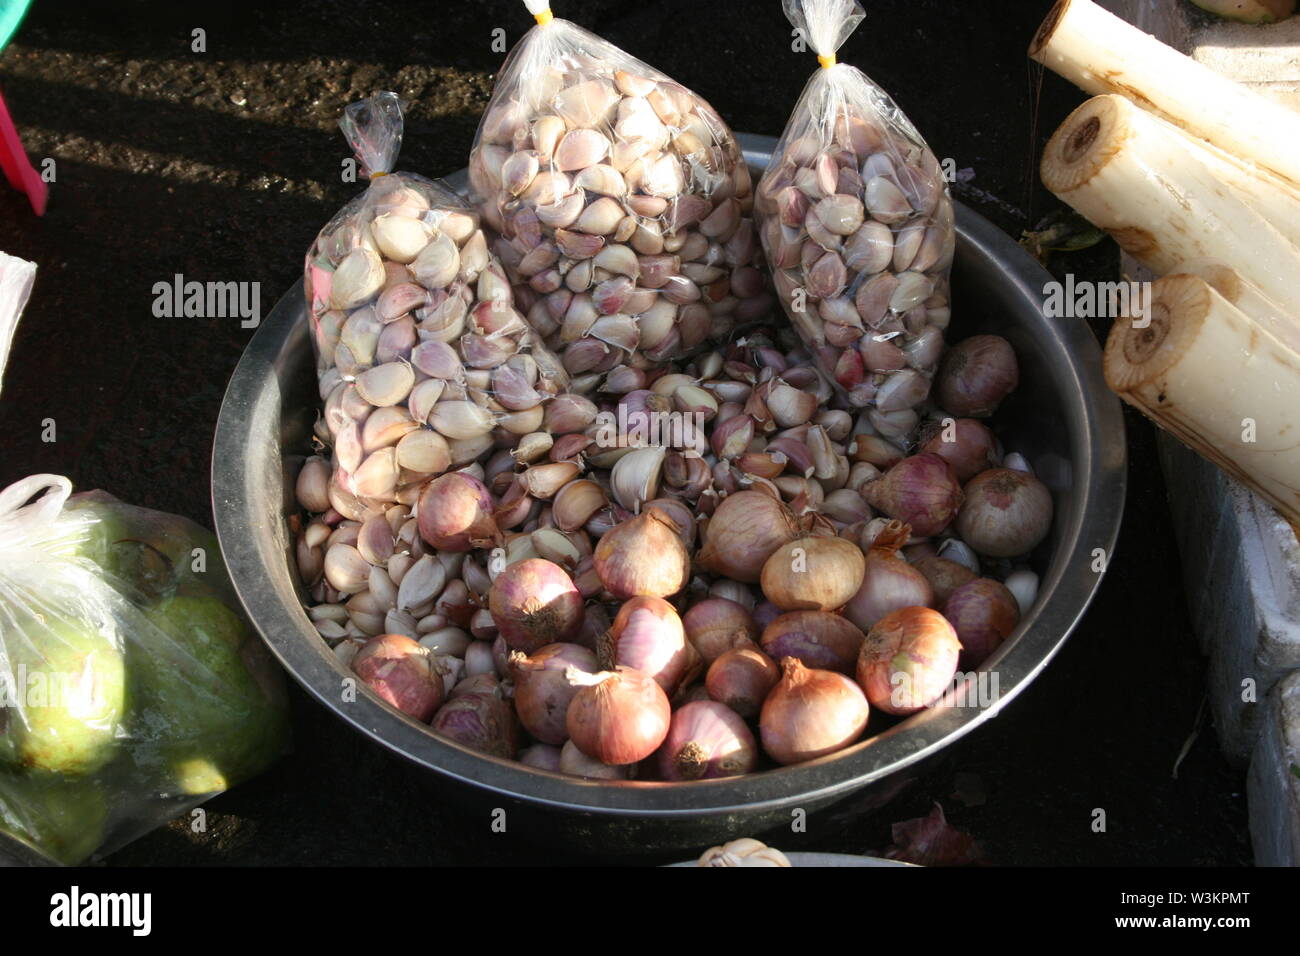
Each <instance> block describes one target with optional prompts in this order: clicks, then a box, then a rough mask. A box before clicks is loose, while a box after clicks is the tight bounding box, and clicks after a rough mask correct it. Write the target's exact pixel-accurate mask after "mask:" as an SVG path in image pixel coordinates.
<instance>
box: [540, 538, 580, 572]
mask: <svg viewBox="0 0 1300 956" xmlns="http://www.w3.org/2000/svg"><path fill="white" fill-rule="evenodd" d="M529 538H530V541H531V543H532V546H533V550H534V551H536V552H537V553H538V554H539V555H541V556H542V557H543V558H545V559H546V560H547V561H550V562H552V563H553V564H558V565H559V566H560V567H562V568H566V569H568V568H574V567H577V565H578V562H579V561H581V560H582V552H581V551H579V550H578V546H577V545H576V544H574V543H573V541H572V540H570V538H569V536H568V535H567V534H565V533H564V532H563V531H560V530H558V529H556V528H541V529H539V530H537V531H534V532H533V533H532V534H531V535H529Z"/></svg>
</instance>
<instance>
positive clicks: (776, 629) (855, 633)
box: [762, 611, 864, 674]
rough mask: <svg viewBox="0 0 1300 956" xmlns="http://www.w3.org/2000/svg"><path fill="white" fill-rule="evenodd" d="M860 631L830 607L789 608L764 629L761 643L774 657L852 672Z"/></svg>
mask: <svg viewBox="0 0 1300 956" xmlns="http://www.w3.org/2000/svg"><path fill="white" fill-rule="evenodd" d="M863 636H864V635H863V633H862V631H861V629H860V628H859V627H858V626H857V625H856V624H854V623H853V622H852V621H850V620H847V619H846V618H842V617H840V616H839V615H838V614H831V613H830V612H829V611H791V612H790V613H788V614H782V615H781V616H780V617H778V618H777V619H776V620H775V621H773V622H772V623H771V624H769V625H768V626H767V628H766V629H765V630H764V631H763V638H762V645H763V650H764V651H765V652H766V653H767V655H768V656H769V657H771V658H773V659H774V660H781V659H782V658H786V657H790V658H794V659H796V660H798V661H799V662H800V663H802V664H803V665H804V666H805V667H811V668H814V669H819V670H829V671H838V672H839V673H841V674H852V673H853V668H854V666H856V664H857V660H858V651H860V650H861V649H862V639H863Z"/></svg>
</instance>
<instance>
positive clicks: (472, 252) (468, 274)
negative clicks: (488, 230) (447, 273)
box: [456, 229, 488, 282]
mask: <svg viewBox="0 0 1300 956" xmlns="http://www.w3.org/2000/svg"><path fill="white" fill-rule="evenodd" d="M487 265H488V247H487V236H485V235H484V234H483V231H482V230H481V229H476V230H474V233H473V235H471V236H470V237H469V238H468V239H467V240H465V244H464V245H463V246H461V247H460V270H459V271H458V272H457V273H456V277H457V278H458V279H460V280H461V281H462V282H473V281H474V280H476V279H477V278H478V276H479V273H480V272H482V271H483V270H484V269H485V268H487Z"/></svg>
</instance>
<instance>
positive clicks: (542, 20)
mask: <svg viewBox="0 0 1300 956" xmlns="http://www.w3.org/2000/svg"><path fill="white" fill-rule="evenodd" d="M533 19H534V20H536V21H537V25H538V26H539V27H544V26H546V24H548V23H550V22H551V21H552V20H554V19H555V14H553V13H552V12H551V10H550V8H549V7H548V8H547V9H545V10H543V11H542V12H541V13H534V14H533Z"/></svg>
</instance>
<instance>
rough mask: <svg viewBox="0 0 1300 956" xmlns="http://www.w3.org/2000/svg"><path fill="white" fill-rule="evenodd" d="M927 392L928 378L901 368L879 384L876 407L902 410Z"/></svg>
mask: <svg viewBox="0 0 1300 956" xmlns="http://www.w3.org/2000/svg"><path fill="white" fill-rule="evenodd" d="M929 394H930V380H929V379H927V378H926V377H925V376H924V375H921V374H920V373H919V372H917V371H916V370H915V369H910V368H907V369H903V370H901V371H898V372H895V373H894V374H892V375H890V376H889V378H887V379H885V381H884V384H882V385H881V386H880V388H879V390H878V391H877V392H876V408H877V409H878V410H879V411H881V412H898V411H904V410H907V409H911V408H915V407H916V406H917V405H919V404H920V403H921V402H923V401H925V399H926V397H927V396H928V395H929ZM819 477H820V476H819Z"/></svg>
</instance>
